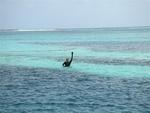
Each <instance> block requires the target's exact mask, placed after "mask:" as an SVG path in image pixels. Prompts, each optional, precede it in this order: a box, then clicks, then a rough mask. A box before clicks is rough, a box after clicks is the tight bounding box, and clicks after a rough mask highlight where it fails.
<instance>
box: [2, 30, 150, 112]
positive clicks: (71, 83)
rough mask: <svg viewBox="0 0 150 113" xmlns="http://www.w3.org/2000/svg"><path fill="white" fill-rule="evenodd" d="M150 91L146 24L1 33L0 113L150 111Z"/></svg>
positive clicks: (149, 48)
mask: <svg viewBox="0 0 150 113" xmlns="http://www.w3.org/2000/svg"><path fill="white" fill-rule="evenodd" d="M71 51H74V60H73V63H72V66H71V67H70V68H63V67H62V62H63V61H64V59H65V58H66V57H70V52H71ZM149 95H150V28H148V27H141V28H109V29H108V28H106V29H68V30H60V31H49V32H48V31H47V32H0V113H38V112H39V113H149V112H150V103H149V101H150V96H149Z"/></svg>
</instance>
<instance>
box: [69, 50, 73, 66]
mask: <svg viewBox="0 0 150 113" xmlns="http://www.w3.org/2000/svg"><path fill="white" fill-rule="evenodd" d="M72 60H73V52H71V59H70V64H71V62H72Z"/></svg>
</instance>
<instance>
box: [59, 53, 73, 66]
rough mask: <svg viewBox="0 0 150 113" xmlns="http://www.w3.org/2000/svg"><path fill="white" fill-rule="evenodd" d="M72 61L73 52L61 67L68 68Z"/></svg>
mask: <svg viewBox="0 0 150 113" xmlns="http://www.w3.org/2000/svg"><path fill="white" fill-rule="evenodd" d="M72 60H73V52H72V53H71V60H70V61H65V62H64V63H63V64H62V65H63V66H64V67H69V66H70V65H71V62H72Z"/></svg>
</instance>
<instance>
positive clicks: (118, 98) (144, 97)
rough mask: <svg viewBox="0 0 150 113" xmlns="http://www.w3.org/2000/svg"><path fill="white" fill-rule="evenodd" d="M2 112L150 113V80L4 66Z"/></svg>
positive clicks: (1, 69) (0, 86) (1, 73)
mask: <svg viewBox="0 0 150 113" xmlns="http://www.w3.org/2000/svg"><path fill="white" fill-rule="evenodd" d="M0 113H150V78H144V77H139V78H134V77H130V78H122V77H103V76H96V75H87V74H84V73H78V72H71V71H69V70H67V69H66V70H57V69H56V70H53V69H46V68H45V69H44V68H27V67H15V66H6V65H5V66H4V65H1V66H0Z"/></svg>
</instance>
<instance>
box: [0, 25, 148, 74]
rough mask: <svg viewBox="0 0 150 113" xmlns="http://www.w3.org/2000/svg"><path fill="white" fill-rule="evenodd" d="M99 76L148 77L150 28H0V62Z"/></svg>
mask: <svg viewBox="0 0 150 113" xmlns="http://www.w3.org/2000/svg"><path fill="white" fill-rule="evenodd" d="M71 51H74V61H73V64H72V66H71V68H69V70H70V71H75V72H83V73H87V74H88V73H90V74H96V75H98V76H101V75H102V76H104V75H105V76H122V77H143V76H144V77H150V71H149V70H150V66H149V65H150V28H148V27H145V28H144V27H141V28H105V29H66V30H59V31H45V32H44V31H43V32H42V31H41V32H31V31H30V32H28V31H26V32H23V31H22V32H19V31H18V32H17V31H16V32H1V33H0V64H5V65H13V66H15V65H16V66H30V67H43V68H50V69H60V70H63V68H62V65H61V64H62V62H63V61H64V60H65V58H69V57H70V53H71Z"/></svg>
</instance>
